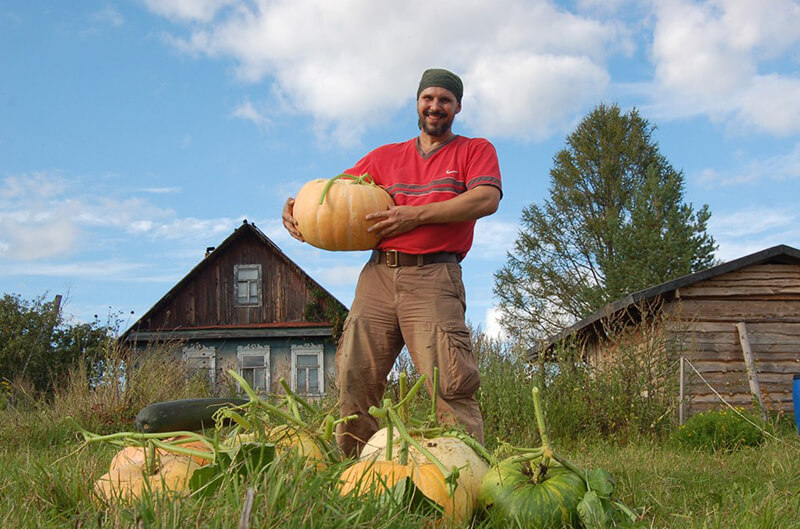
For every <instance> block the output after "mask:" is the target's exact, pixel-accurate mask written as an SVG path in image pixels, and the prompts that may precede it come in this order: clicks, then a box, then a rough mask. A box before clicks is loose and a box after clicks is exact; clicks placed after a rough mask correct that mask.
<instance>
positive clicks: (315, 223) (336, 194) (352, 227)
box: [293, 174, 394, 251]
mask: <svg viewBox="0 0 800 529" xmlns="http://www.w3.org/2000/svg"><path fill="white" fill-rule="evenodd" d="M393 205H394V201H393V200H392V197H390V196H389V193H387V192H386V191H384V190H383V188H381V187H379V186H378V185H376V184H375V183H374V182H373V181H372V179H371V178H370V177H369V175H367V174H364V175H362V176H360V177H358V178H356V177H353V176H350V175H339V176H336V177H334V178H331V179H328V180H326V179H323V178H319V179H316V180H311V181H310V182H308V183H306V184H305V185H304V186H303V187H302V189H300V192H299V193H298V194H297V197H296V198H295V200H294V212H293V215H294V218H295V219H297V223H298V224H297V229H298V230H300V233H301V234H302V235H303V238H304V239H305V240H306V242H307V243H309V244H311V245H313V246H316V247H317V248H322V249H323V250H338V251H349V250H371V249H372V248H375V246H377V244H378V242H379V241H380V238H379V237H378V236H377V235H375V234H374V233H370V232H368V231H367V228H369V227H370V226H372V225H373V224H375V222H376V221H367V220H366V219H365V218H364V217H366V216H367V214H369V213H374V212H376V211H383V210H386V209H387V208H389V207H390V206H393Z"/></svg>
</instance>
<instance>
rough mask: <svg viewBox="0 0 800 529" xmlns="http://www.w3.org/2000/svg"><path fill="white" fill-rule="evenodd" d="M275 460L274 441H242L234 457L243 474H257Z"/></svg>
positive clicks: (234, 463)
mask: <svg viewBox="0 0 800 529" xmlns="http://www.w3.org/2000/svg"><path fill="white" fill-rule="evenodd" d="M274 460H275V444H274V443H258V442H250V443H242V444H241V445H239V449H238V450H237V451H236V455H235V456H234V458H233V465H234V466H236V467H237V469H238V471H239V474H241V475H251V476H252V475H255V474H257V473H259V472H261V471H262V470H263V469H264V468H266V467H267V465H269V464H270V463H272V462H273V461H274Z"/></svg>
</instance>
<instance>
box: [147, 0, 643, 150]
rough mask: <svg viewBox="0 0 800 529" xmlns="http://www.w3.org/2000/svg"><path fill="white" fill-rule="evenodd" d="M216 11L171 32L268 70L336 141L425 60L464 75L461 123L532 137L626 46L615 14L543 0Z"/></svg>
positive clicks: (384, 114)
mask: <svg viewBox="0 0 800 529" xmlns="http://www.w3.org/2000/svg"><path fill="white" fill-rule="evenodd" d="M147 5H148V7H150V9H151V10H153V11H154V12H156V13H158V14H162V15H165V16H170V13H177V12H181V13H188V9H187V7H186V5H185V4H184V2H175V1H173V2H163V1H162V2H158V3H156V2H155V1H153V0H148V2H147ZM214 5H216V4H214ZM217 7H219V6H217ZM214 12H215V13H216V12H217V11H214ZM218 14H219V16H218V17H217V18H216V19H215V20H213V16H209V15H206V16H205V18H203V17H200V16H191V17H190V16H183V19H184V20H192V21H193V23H192V24H188V25H187V26H186V28H187V29H186V31H187V33H186V34H185V35H183V36H173V38H172V39H171V41H172V42H173V43H174V45H176V46H177V47H178V48H179V49H181V50H183V51H185V52H189V53H200V54H206V55H208V56H212V57H231V58H233V60H234V61H236V64H237V73H238V75H239V76H240V77H241V78H242V79H243V80H246V81H248V82H259V81H262V80H263V79H264V78H268V82H269V83H271V88H270V91H269V92H270V95H271V96H272V97H273V98H274V99H275V100H276V102H277V103H278V104H280V105H284V111H285V110H290V111H294V112H299V113H302V114H308V115H311V116H312V117H313V118H314V130H315V132H316V133H317V135H318V136H319V137H320V138H323V139H324V138H328V137H332V138H334V139H335V140H336V141H338V142H340V143H354V142H356V141H357V140H358V138H360V136H361V135H362V134H363V132H364V131H365V130H366V128H367V127H370V126H373V125H377V124H380V123H383V122H385V121H386V120H387V119H389V118H390V117H391V115H392V114H393V113H395V112H396V111H397V110H398V109H400V108H401V107H402V106H403V105H405V104H407V103H408V102H409V101H410V100H413V96H414V93H415V91H416V83H417V81H418V79H419V75H420V74H421V72H422V71H423V70H424V69H425V68H428V67H431V66H442V67H448V68H451V69H453V70H455V71H457V72H459V73H461V74H462V75H463V77H464V80H465V87H466V89H465V112H464V119H465V122H467V123H469V124H470V125H473V126H474V127H475V128H476V129H480V130H482V131H483V130H489V131H491V133H492V134H493V135H495V136H502V135H507V136H520V135H521V136H523V137H529V138H540V137H542V136H544V135H546V134H547V133H548V132H549V131H552V130H555V129H559V128H563V127H564V126H565V124H566V123H568V121H570V118H571V117H572V116H573V115H574V114H575V113H576V112H578V111H580V110H582V108H583V106H584V105H585V104H586V103H587V102H588V101H592V100H596V99H599V98H600V97H601V96H602V93H603V92H604V90H605V89H606V86H607V84H608V74H607V73H606V71H605V60H606V59H607V57H608V55H609V54H610V53H611V52H612V51H616V50H619V51H622V52H623V53H628V52H630V50H631V47H632V45H631V43H630V39H629V38H628V36H627V35H626V32H625V31H624V30H623V29H621V26H620V25H619V24H617V23H615V22H611V23H604V22H599V21H597V20H594V19H592V18H590V17H586V16H580V15H576V14H573V13H570V12H568V11H566V10H564V9H562V8H559V7H557V6H554V5H553V4H552V3H550V2H548V1H545V0H538V1H524V0H513V1H509V2H505V3H504V4H503V8H502V9H498V8H497V6H496V5H495V4H492V3H490V2H461V1H458V0H442V1H441V2H437V3H435V4H430V3H429V2H426V1H424V0H414V1H408V2H394V1H380V2H379V1H374V0H349V1H347V2H344V3H342V2H328V1H324V0H294V1H292V2H288V1H278V2H266V1H263V2H256V3H249V2H243V1H242V2H238V3H236V5H235V7H232V8H231V9H226V10H224V11H223V12H221V13H218ZM212 20H213V21H212ZM198 21H202V22H206V23H205V24H202V23H201V24H197V23H196V22H198ZM376 21H380V23H376ZM471 107H472V108H471ZM252 110H253V109H252V108H248V107H243V108H241V109H240V112H241V113H242V114H243V115H242V116H241V117H245V116H252V117H255V116H256V115H255V114H253V113H252ZM258 115H259V116H260V115H262V114H261V113H258Z"/></svg>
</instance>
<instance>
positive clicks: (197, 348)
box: [181, 343, 217, 388]
mask: <svg viewBox="0 0 800 529" xmlns="http://www.w3.org/2000/svg"><path fill="white" fill-rule="evenodd" d="M181 358H182V360H183V361H184V362H186V363H187V364H188V363H189V362H190V361H191V360H192V359H196V358H200V359H201V360H202V359H208V360H209V364H210V365H209V366H208V367H206V368H202V367H201V368H193V367H189V369H190V370H192V371H201V370H204V371H208V379H209V381H210V382H211V387H212V388H213V387H216V383H217V348H216V347H213V346H210V345H203V344H200V343H191V344H188V345H184V346H183V348H182V349H181Z"/></svg>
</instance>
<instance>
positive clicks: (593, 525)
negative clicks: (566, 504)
mask: <svg viewBox="0 0 800 529" xmlns="http://www.w3.org/2000/svg"><path fill="white" fill-rule="evenodd" d="M578 516H579V517H580V519H581V522H582V523H583V525H584V526H585V527H586V529H603V528H604V527H607V522H608V516H607V514H606V509H605V506H604V505H603V501H602V500H601V499H600V497H599V496H598V495H597V493H595V492H594V491H593V490H590V491H589V492H587V493H586V494H584V495H583V498H582V499H581V501H580V502H578Z"/></svg>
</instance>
